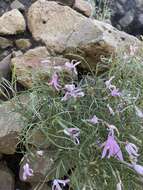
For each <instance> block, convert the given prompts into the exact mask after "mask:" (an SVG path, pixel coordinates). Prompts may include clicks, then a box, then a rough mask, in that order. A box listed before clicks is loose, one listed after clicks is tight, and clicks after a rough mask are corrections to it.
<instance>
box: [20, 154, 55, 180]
mask: <svg viewBox="0 0 143 190" xmlns="http://www.w3.org/2000/svg"><path fill="white" fill-rule="evenodd" d="M55 158H56V152H55V151H48V152H47V153H46V152H44V154H43V155H42V156H39V155H38V154H34V157H32V156H30V155H29V156H28V155H25V157H24V159H23V162H22V164H21V166H20V173H19V175H20V179H21V181H24V180H23V166H24V165H25V164H26V163H28V164H29V166H30V168H31V169H32V170H33V176H29V177H28V178H27V179H26V180H25V181H26V182H34V183H35V182H43V180H44V181H45V182H47V181H49V180H51V179H52V178H51V175H52V174H50V172H51V171H52V169H53V166H54V160H55ZM48 174H50V176H48Z"/></svg>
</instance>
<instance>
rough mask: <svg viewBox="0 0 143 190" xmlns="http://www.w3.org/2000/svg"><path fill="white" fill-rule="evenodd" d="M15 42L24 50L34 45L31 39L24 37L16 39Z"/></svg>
mask: <svg viewBox="0 0 143 190" xmlns="http://www.w3.org/2000/svg"><path fill="white" fill-rule="evenodd" d="M15 44H16V46H17V47H18V48H19V49H22V50H25V49H28V48H30V47H31V45H32V44H31V42H30V40H29V39H24V38H21V39H18V40H16V41H15Z"/></svg>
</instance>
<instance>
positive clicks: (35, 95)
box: [15, 55, 143, 190]
mask: <svg viewBox="0 0 143 190" xmlns="http://www.w3.org/2000/svg"><path fill="white" fill-rule="evenodd" d="M104 62H106V64H107V62H108V60H106V59H105V60H104ZM110 62H111V60H110ZM67 66H68V67H69V68H70V69H73V72H76V71H75V65H73V63H72V64H71V65H70V63H68V64H67ZM101 67H102V64H101ZM25 95H28V96H29V102H28V104H27V105H25V106H23V105H21V104H20V103H18V101H17V105H18V106H17V111H19V112H20V113H21V114H22V116H24V117H25V118H26V120H27V122H25V125H26V126H25V129H24V130H23V133H22V135H21V140H20V143H21V142H22V143H23V145H24V146H25V148H26V152H27V153H28V154H29V153H30V151H31V149H32V148H31V147H34V148H35V149H36V150H37V151H39V150H40V151H43V152H44V151H45V149H44V148H43V147H44V145H45V144H47V145H49V146H51V147H52V149H54V150H55V151H56V153H57V159H56V160H54V166H53V168H52V174H51V172H48V173H47V177H48V176H51V175H52V179H53V184H52V187H53V190H61V189H62V187H63V186H65V185H66V184H68V186H69V188H70V189H74V190H75V189H76V190H88V189H89V190H104V189H110V190H115V189H117V190H121V189H125V190H127V189H133V190H141V189H142V186H143V177H142V176H143V135H142V134H143V126H142V124H143V109H142V108H143V64H142V63H141V59H140V58H139V57H135V56H134V55H131V56H126V55H124V56H123V55H122V57H117V58H114V60H112V64H111V67H110V69H109V70H108V71H106V72H104V73H102V74H100V75H99V74H98V73H97V74H95V75H94V76H92V75H90V73H89V74H87V75H86V76H82V79H81V80H79V81H78V82H75V81H72V82H71V83H70V84H69V83H68V84H67V83H64V82H63V81H61V80H60V77H59V76H58V73H54V75H52V76H51V81H48V82H47V83H46V82H45V83H43V82H39V81H38V82H37V83H35V85H34V87H33V88H32V89H30V90H29V91H27V92H26V93H25ZM15 98H17V100H18V96H17V97H15ZM33 129H34V131H37V132H38V133H42V134H43V136H44V137H45V141H44V142H42V144H36V143H35V141H32V136H33V135H34V134H32V131H33ZM25 170H26V171H27V170H28V171H29V175H34V172H33V171H32V168H30V166H29V165H28V166H27V165H26V166H25ZM26 174H27V173H26ZM26 174H25V173H24V177H25V175H26Z"/></svg>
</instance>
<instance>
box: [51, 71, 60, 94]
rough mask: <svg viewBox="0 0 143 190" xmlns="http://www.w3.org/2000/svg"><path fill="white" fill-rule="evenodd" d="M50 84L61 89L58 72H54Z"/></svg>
mask: <svg viewBox="0 0 143 190" xmlns="http://www.w3.org/2000/svg"><path fill="white" fill-rule="evenodd" d="M49 85H51V86H53V87H54V88H55V89H56V90H57V91H59V90H60V88H61V86H60V85H59V77H58V75H57V73H54V74H53V76H52V80H51V81H50V83H49Z"/></svg>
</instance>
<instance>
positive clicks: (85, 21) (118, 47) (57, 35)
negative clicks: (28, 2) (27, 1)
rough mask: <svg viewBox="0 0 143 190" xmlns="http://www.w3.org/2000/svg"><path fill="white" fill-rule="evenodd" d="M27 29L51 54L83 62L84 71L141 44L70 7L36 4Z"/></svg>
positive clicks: (47, 3)
mask: <svg viewBox="0 0 143 190" xmlns="http://www.w3.org/2000/svg"><path fill="white" fill-rule="evenodd" d="M28 25H29V29H30V31H31V33H32V35H33V37H34V38H35V40H37V41H38V40H41V41H43V43H45V45H46V46H47V48H48V49H49V50H50V51H51V52H58V53H63V54H64V55H65V56H67V57H68V58H71V59H73V58H74V59H78V58H79V57H80V58H81V60H84V61H83V62H82V64H81V66H82V67H83V68H85V69H89V68H90V69H92V70H95V69H96V65H97V63H99V62H101V57H103V56H105V57H107V56H111V55H113V56H114V55H116V54H118V53H120V52H123V53H124V52H125V51H127V53H128V50H129V46H130V45H136V46H139V49H140V46H142V44H141V42H140V41H139V40H138V39H137V38H135V37H133V36H131V35H128V34H126V33H124V32H121V31H118V30H117V29H115V28H114V27H112V26H111V25H110V24H107V23H104V22H100V21H98V20H93V19H91V18H87V17H85V16H83V15H81V14H79V13H77V12H76V11H74V10H73V9H71V8H70V7H67V6H61V5H59V4H57V3H56V2H48V1H46V0H38V1H36V2H35V3H34V4H33V5H32V6H31V7H30V9H29V11H28Z"/></svg>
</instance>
